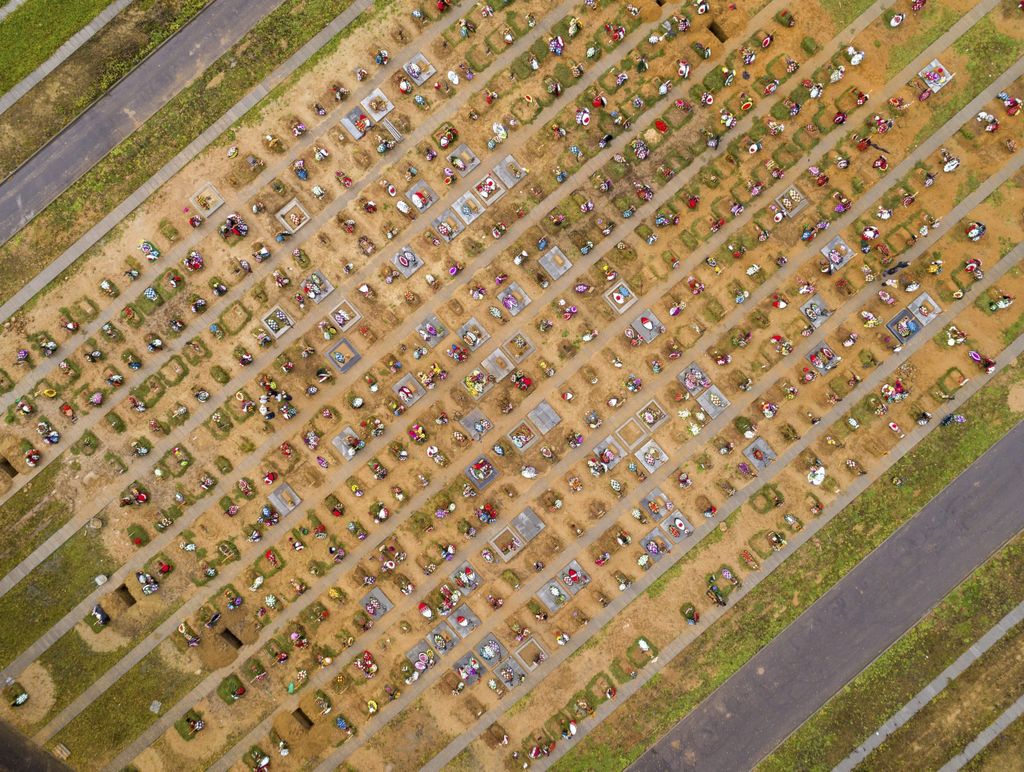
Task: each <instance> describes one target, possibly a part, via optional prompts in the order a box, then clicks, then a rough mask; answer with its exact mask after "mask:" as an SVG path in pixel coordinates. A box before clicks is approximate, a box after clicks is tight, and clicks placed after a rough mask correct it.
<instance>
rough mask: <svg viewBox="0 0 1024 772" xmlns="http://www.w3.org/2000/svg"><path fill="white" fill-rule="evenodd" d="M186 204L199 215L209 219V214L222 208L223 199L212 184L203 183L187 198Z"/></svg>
mask: <svg viewBox="0 0 1024 772" xmlns="http://www.w3.org/2000/svg"><path fill="white" fill-rule="evenodd" d="M188 202H189V203H190V204H191V205H192V206H193V208H195V209H196V210H197V211H198V212H199V214H201V215H202V216H203V217H206V218H209V216H210V215H211V214H213V213H214V212H216V211H217V210H218V209H220V208H221V207H222V206H224V197H223V196H222V195H221V194H220V192H219V191H218V190H217V188H215V187H214V186H213V183H212V182H204V183H203V186H202V187H201V188H199V190H197V191H196V192H195V193H194V194H193V195H192V197H191V198H189V200H188Z"/></svg>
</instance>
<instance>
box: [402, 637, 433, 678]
mask: <svg viewBox="0 0 1024 772" xmlns="http://www.w3.org/2000/svg"><path fill="white" fill-rule="evenodd" d="M438 656H439V655H438V653H437V651H436V650H435V649H434V647H433V646H430V645H428V644H427V642H426V641H425V640H421V641H417V643H416V645H415V646H413V647H412V648H411V649H409V651H407V652H406V653H405V658H406V659H407V660H409V664H410V665H412V666H413V667H414V668H415V669H416V670H419V671H420V672H421V673H422V672H423V671H425V670H429V669H430V668H432V667H433V666H434V665H436V664H437V660H438Z"/></svg>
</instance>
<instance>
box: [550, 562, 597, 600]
mask: <svg viewBox="0 0 1024 772" xmlns="http://www.w3.org/2000/svg"><path fill="white" fill-rule="evenodd" d="M574 577H575V581H574ZM558 578H559V579H560V580H561V582H562V585H563V586H564V587H565V589H566V590H567V591H568V592H569V594H570V595H575V594H576V593H578V592H579V591H580V590H582V589H583V588H584V587H586V586H587V585H588V584H590V575H589V574H588V573H587V572H586V571H584V570H583V566H581V565H580V564H579V561H577V560H573V561H571V562H570V563H569V565H567V566H566V567H565V568H563V569H562V570H561V571H559V572H558Z"/></svg>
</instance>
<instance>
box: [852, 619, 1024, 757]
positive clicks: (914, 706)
mask: <svg viewBox="0 0 1024 772" xmlns="http://www.w3.org/2000/svg"><path fill="white" fill-rule="evenodd" d="M1021 622H1024V603H1021V604H1020V605H1018V606H1017V607H1016V608H1014V609H1013V610H1012V611H1010V612H1009V613H1008V614H1007V615H1006V616H1004V617H1003V618H1002V619H1000V620H999V621H998V622H996V623H995V624H994V625H993V626H992V627H991V628H990V629H989V630H988V632H986V633H985V634H984V635H983V636H981V638H979V639H978V640H977V641H975V642H974V643H973V644H972V645H971V647H970V648H969V649H967V651H965V652H964V653H963V654H961V655H960V656H959V657H957V659H956V661H955V662H953V663H952V664H951V665H950V666H949V667H947V668H946V669H945V670H943V671H942V672H941V673H939V675H937V676H936V677H935V678H934V679H932V681H931V683H929V684H928V685H927V686H926V687H924V688H923V689H922V690H921V691H919V692H918V693H917V694H916V695H914V697H913V699H911V700H910V701H908V702H907V704H906V705H904V706H903V707H902V708H900V709H899V710H898V711H897V712H896V713H895V714H893V716H892V718H890V719H889V720H888V721H886V722H885V723H884V724H882V725H881V726H880V727H879V728H878V730H877V731H876V732H873V733H872V734H871V736H870V737H869V738H868V739H867V740H865V741H864V742H863V743H862V744H861V745H859V746H858V747H857V748H856V749H855V750H854V751H853V753H851V754H850V755H849V756H847V757H846V758H845V759H843V760H842V761H841V762H839V763H838V764H836V766H835V772H851V771H852V770H853V768H854V767H855V766H857V765H858V764H860V763H861V762H863V761H865V760H866V759H867V757H868V755H869V754H870V753H871V752H872V751H873V750H875V749H876V748H877V747H878V746H880V745H881V744H882V743H883V742H885V741H886V739H888V737H889V736H890V735H891V734H892V733H893V732H895V731H896V730H897V729H899V728H900V727H901V726H903V725H904V724H906V723H907V722H908V721H910V719H912V718H913V717H914V716H916V715H917V713H918V711H919V710H921V708H923V707H924V706H925V705H927V704H928V703H929V702H931V701H932V700H933V699H935V697H936V696H937V695H938V694H939V693H940V692H941V691H942V690H943V689H945V688H946V687H947V686H948V685H949V683H950V682H951V681H953V680H955V679H956V678H957V677H958V676H959V675H960V674H961V673H963V672H964V671H965V670H966V669H967V668H968V667H970V666H971V665H972V664H973V663H974V662H975V661H977V659H978V658H979V657H980V656H981V655H982V654H984V653H985V652H986V651H988V650H989V649H991V648H992V647H993V646H994V645H995V644H996V643H998V642H999V641H1001V640H1002V639H1003V637H1004V636H1005V635H1006V634H1007V633H1008V632H1010V630H1012V629H1013V628H1014V627H1016V626H1017V625H1019V624H1020V623H1021ZM869 667H870V666H869Z"/></svg>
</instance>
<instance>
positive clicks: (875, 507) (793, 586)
mask: <svg viewBox="0 0 1024 772" xmlns="http://www.w3.org/2000/svg"><path fill="white" fill-rule="evenodd" d="M1022 380H1024V369H1022V367H1021V363H1020V361H1019V360H1018V362H1016V363H1014V364H1013V365H1012V366H1010V367H1008V368H1006V369H1005V370H1004V371H1003V372H1002V373H1000V374H999V375H998V376H997V377H996V378H995V379H993V381H992V382H991V383H989V384H987V385H986V386H985V387H984V388H983V389H982V390H981V391H980V392H979V393H978V394H976V395H975V396H974V397H972V398H971V399H970V400H969V401H968V404H967V405H966V406H965V408H964V412H968V413H970V415H971V416H972V419H973V420H972V421H971V422H969V423H968V424H964V425H962V426H959V427H957V429H955V430H954V432H946V431H943V432H934V433H932V434H931V435H929V436H928V437H926V438H925V439H924V440H923V441H922V442H921V443H920V444H919V445H918V446H917V447H916V448H915V449H914V451H913V452H911V453H909V454H908V455H907V456H905V457H904V458H902V459H900V460H899V461H898V462H896V464H895V465H894V466H893V467H892V470H891V474H894V475H898V476H899V477H901V478H902V479H903V481H904V485H902V486H900V487H896V486H893V485H890V484H888V482H887V481H888V478H889V476H890V475H889V474H886V475H885V476H883V480H882V481H880V482H879V483H876V484H874V485H872V486H871V487H869V488H868V489H867V490H866V491H864V493H862V494H861V495H860V496H859V497H858V498H857V500H856V501H854V502H853V503H852V504H850V505H849V506H847V507H846V508H845V509H843V510H842V511H841V512H840V513H838V514H837V515H836V516H835V518H834V519H833V520H832V521H831V522H830V523H829V524H828V525H827V526H825V527H824V528H823V529H822V530H821V531H820V532H819V534H818V539H817V540H816V541H817V544H818V545H820V547H819V548H818V549H815V550H807V549H798V550H797V551H796V552H794V553H793V554H792V555H790V556H789V558H788V559H787V560H786V561H785V562H784V563H783V564H782V565H781V566H780V567H779V568H778V569H776V570H775V571H774V572H773V573H771V574H770V575H768V576H766V577H765V578H764V580H762V582H761V583H760V584H759V585H758V586H757V587H756V588H754V589H753V590H752V591H751V592H750V593H749V594H747V595H746V596H745V597H744V598H742V599H741V600H740V601H738V602H737V603H736V605H735V606H733V608H732V609H730V610H729V612H728V613H727V614H726V615H725V616H724V617H723V618H722V619H721V620H720V621H719V622H718V623H716V624H715V625H713V626H711V627H709V628H708V629H707V631H705V633H704V634H703V635H701V636H700V637H699V638H698V639H697V640H696V641H694V643H693V644H691V645H690V646H689V647H687V649H686V650H685V652H684V653H683V655H682V656H680V657H677V658H676V659H674V660H672V661H671V662H670V663H668V664H667V666H666V667H665V669H664V670H663V671H662V672H661V674H660V677H659V678H656V679H652V681H651V682H649V683H648V684H647V685H645V686H644V688H643V689H641V690H640V691H639V693H638V694H637V695H635V696H634V697H633V698H631V699H630V700H627V701H626V703H624V705H626V706H628V708H626V709H627V710H631V711H632V715H633V716H642V717H643V720H642V721H605V722H603V723H602V724H601V725H600V726H598V727H596V728H595V729H594V731H593V732H591V733H590V734H589V735H588V736H587V737H586V738H585V739H584V740H583V741H582V742H581V743H579V744H578V745H576V746H575V747H574V748H573V750H572V751H571V752H570V753H569V754H568V755H566V756H565V757H563V758H562V759H561V760H560V761H559V762H558V763H557V764H556V765H555V768H556V769H559V770H583V769H608V768H622V767H625V766H628V765H629V764H630V763H631V762H632V761H633V760H635V759H636V758H638V757H639V756H640V754H642V753H643V752H644V750H646V748H647V746H648V745H649V743H650V742H651V741H652V739H653V738H657V737H660V736H661V735H662V734H664V733H665V732H666V731H668V729H669V728H670V727H671V726H673V725H674V724H675V723H676V722H678V721H679V720H680V719H681V718H682V717H683V716H685V715H686V714H687V713H689V712H690V711H691V710H693V709H694V708H695V707H696V706H697V705H698V704H699V703H700V702H701V701H702V700H703V699H705V698H706V697H707V696H708V695H709V694H711V692H712V691H714V689H715V688H717V687H718V686H719V685H720V684H721V683H723V682H724V681H725V680H726V679H728V678H729V677H730V676H731V675H732V674H733V673H735V672H736V671H737V670H738V669H739V668H740V667H741V666H742V665H743V664H744V663H746V662H747V661H748V660H749V659H750V658H751V657H752V656H754V654H756V653H757V652H758V651H759V650H760V649H762V648H763V647H764V646H766V645H767V644H768V643H769V642H770V641H771V640H772V639H774V638H775V637H776V636H777V635H778V634H779V633H780V632H782V630H783V629H785V628H786V627H787V626H788V625H789V624H790V623H791V622H792V621H793V620H795V619H796V618H797V617H798V616H799V615H800V614H802V613H803V612H804V611H805V610H806V609H807V608H808V607H809V606H810V605H811V604H813V603H814V602H815V601H816V600H817V599H818V598H820V597H821V596H822V595H823V594H824V593H825V592H826V591H827V590H828V589H829V588H831V587H832V586H834V585H835V583H836V582H838V581H839V579H841V578H842V577H843V576H845V575H846V574H847V573H848V572H849V571H850V570H851V569H852V568H853V567H854V566H856V565H857V563H859V562H860V561H861V560H862V559H863V558H864V556H866V555H867V554H868V553H869V552H871V551H872V550H874V549H875V548H876V547H877V546H878V545H879V544H881V543H882V542H883V541H884V540H885V539H886V538H887V537H888V536H889V535H891V534H892V533H893V532H894V531H895V530H896V529H897V528H899V527H900V526H901V525H902V524H903V523H905V522H907V520H909V519H910V518H911V517H912V516H913V515H914V514H915V513H916V512H917V511H918V510H919V509H920V507H921V505H922V503H923V502H926V501H928V500H930V499H931V498H933V497H934V496H935V495H936V494H938V493H939V492H940V491H941V490H942V489H943V488H944V487H945V486H946V485H947V484H949V483H950V482H951V481H952V480H953V479H954V478H955V477H956V476H957V475H958V474H960V473H961V472H962V471H963V470H964V469H966V468H967V467H968V466H970V464H971V463H972V462H973V461H974V460H975V459H977V458H978V456H980V455H981V454H982V453H984V452H985V451H986V450H988V449H989V448H990V447H992V445H994V444H995V443H996V442H998V441H999V440H1000V439H1001V438H1002V437H1003V436H1004V435H1005V434H1006V433H1007V432H1008V431H1009V430H1010V429H1011V428H1013V426H1015V425H1016V424H1017V423H1018V422H1019V421H1020V420H1021V419H1022V418H1024V412H1016V411H1013V410H1011V409H1010V407H1009V405H1008V404H1007V394H1008V392H1009V390H1010V388H1011V387H1012V386H1013V385H1014V384H1016V383H1019V382H1021V381H1022ZM684 682H685V683H686V684H687V688H685V689H683V688H681V687H680V684H681V683H684Z"/></svg>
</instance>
